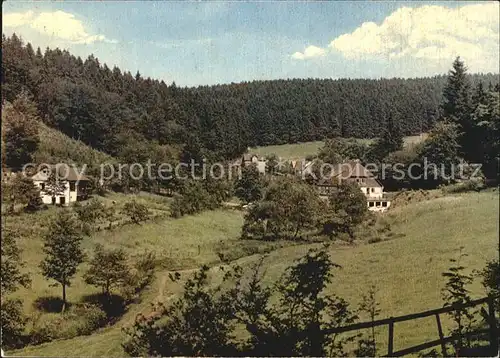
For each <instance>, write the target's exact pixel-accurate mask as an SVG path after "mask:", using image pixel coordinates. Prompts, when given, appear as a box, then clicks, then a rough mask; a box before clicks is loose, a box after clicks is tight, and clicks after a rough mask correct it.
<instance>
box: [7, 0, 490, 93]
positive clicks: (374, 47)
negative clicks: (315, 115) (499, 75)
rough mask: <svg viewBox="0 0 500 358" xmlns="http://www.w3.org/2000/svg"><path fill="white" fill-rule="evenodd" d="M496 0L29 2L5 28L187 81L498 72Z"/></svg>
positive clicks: (11, 5)
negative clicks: (460, 62)
mask: <svg viewBox="0 0 500 358" xmlns="http://www.w3.org/2000/svg"><path fill="white" fill-rule="evenodd" d="M498 10H499V8H498V4H497V3H496V2H488V3H486V2H476V3H470V2H467V3H465V2H448V1H447V2H422V1H419V2H376V1H352V2H284V1H283V2H279V1H275V2H223V1H217V2H215V1H213V2H186V1H184V2H166V1H165V2H139V1H137V2H133V1H127V2H126V1H120V2H118V1H116V2H101V1H99V2H98V1H93V2H40V1H37V2H18V1H7V2H5V3H3V20H4V21H3V32H4V33H6V34H11V33H13V32H16V33H17V34H19V35H21V36H22V37H23V39H25V40H27V41H30V42H31V43H32V44H33V45H34V46H35V47H36V46H40V47H42V49H43V48H45V47H46V46H49V47H56V46H58V47H60V48H67V49H69V50H70V51H71V52H72V53H74V54H75V55H79V56H81V57H83V58H85V57H87V56H88V55H89V54H91V53H93V54H94V55H95V56H96V57H98V58H99V60H100V61H101V62H105V63H107V64H108V65H109V66H113V65H117V66H119V67H120V68H122V69H126V70H129V71H131V72H133V73H135V72H136V71H137V70H139V71H140V73H141V74H142V75H143V76H151V77H153V78H158V79H163V80H165V81H166V82H167V83H170V82H172V81H175V82H176V83H177V84H178V85H182V86H195V85H205V84H214V83H229V82H240V81H249V80H260V79H277V78H297V77H299V78H310V77H314V78H341V77H350V78H359V77H370V78H378V77H418V76H428V75H434V74H439V73H443V72H445V71H446V70H447V69H448V68H449V66H450V64H451V62H452V61H453V58H454V56H456V55H461V56H462V57H464V59H465V61H466V63H467V65H468V66H469V68H470V69H471V71H473V72H498V52H499V48H498V44H499V39H498V36H499V33H498V27H499V26H498V25H499V24H498V22H499V17H498V16H499V15H498V13H499V11H498Z"/></svg>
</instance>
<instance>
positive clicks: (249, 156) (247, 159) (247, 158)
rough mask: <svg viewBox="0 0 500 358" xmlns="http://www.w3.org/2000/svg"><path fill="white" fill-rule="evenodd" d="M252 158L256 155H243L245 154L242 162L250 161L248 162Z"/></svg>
mask: <svg viewBox="0 0 500 358" xmlns="http://www.w3.org/2000/svg"><path fill="white" fill-rule="evenodd" d="M253 157H257V154H253V153H245V154H243V160H244V161H250V160H252V158H253ZM257 158H258V157H257Z"/></svg>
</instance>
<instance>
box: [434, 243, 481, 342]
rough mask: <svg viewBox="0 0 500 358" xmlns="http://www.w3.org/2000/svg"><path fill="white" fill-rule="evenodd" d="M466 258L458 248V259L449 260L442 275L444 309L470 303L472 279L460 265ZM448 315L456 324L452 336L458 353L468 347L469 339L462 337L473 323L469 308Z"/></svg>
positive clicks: (472, 315)
mask: <svg viewBox="0 0 500 358" xmlns="http://www.w3.org/2000/svg"><path fill="white" fill-rule="evenodd" d="M466 256H467V254H464V253H463V252H462V248H460V254H459V257H458V259H450V262H452V266H451V267H450V268H449V269H448V271H446V272H443V274H442V275H443V277H445V278H446V284H445V287H444V288H443V290H442V297H443V300H444V302H445V303H444V306H445V307H449V306H460V305H463V304H466V303H469V302H471V301H472V298H471V297H470V291H469V290H468V289H467V286H468V285H470V284H471V283H472V280H473V277H472V276H471V275H467V274H465V273H464V271H465V267H464V266H462V265H461V264H460V260H461V259H462V258H463V257H466ZM449 314H450V316H451V318H452V320H453V321H454V322H455V324H456V327H455V329H453V331H452V335H453V336H454V337H455V344H456V347H455V349H456V350H457V351H459V350H460V349H461V348H462V347H464V346H467V347H470V343H471V342H470V339H469V338H468V339H467V340H466V341H464V339H463V337H464V335H465V334H466V333H468V332H471V331H472V325H473V324H474V322H475V321H474V314H473V312H472V311H471V308H460V309H456V310H454V311H452V312H450V313H449Z"/></svg>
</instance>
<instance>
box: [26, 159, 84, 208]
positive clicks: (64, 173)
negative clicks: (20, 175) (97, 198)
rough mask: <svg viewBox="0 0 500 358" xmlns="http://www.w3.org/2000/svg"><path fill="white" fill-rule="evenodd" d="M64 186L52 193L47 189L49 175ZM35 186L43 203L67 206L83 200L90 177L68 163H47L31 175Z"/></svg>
mask: <svg viewBox="0 0 500 358" xmlns="http://www.w3.org/2000/svg"><path fill="white" fill-rule="evenodd" d="M52 174H53V175H55V178H56V179H57V180H58V181H59V183H60V184H61V186H62V187H63V188H64V190H62V191H61V192H60V193H56V195H52V194H53V193H52V194H50V193H48V191H47V181H48V180H49V177H50V176H51V175H52ZM31 179H32V180H33V183H34V184H35V186H37V187H38V188H39V189H40V195H41V197H42V202H43V203H44V204H52V205H56V204H57V205H61V206H68V205H69V204H70V203H74V202H76V201H80V200H84V199H86V198H87V197H88V193H89V190H88V189H89V183H90V178H89V177H87V176H85V175H84V174H83V172H79V171H78V169H77V168H75V167H73V166H69V165H66V164H64V165H48V166H44V167H43V168H42V169H41V170H40V171H38V172H37V173H36V174H35V175H33V176H32V177H31Z"/></svg>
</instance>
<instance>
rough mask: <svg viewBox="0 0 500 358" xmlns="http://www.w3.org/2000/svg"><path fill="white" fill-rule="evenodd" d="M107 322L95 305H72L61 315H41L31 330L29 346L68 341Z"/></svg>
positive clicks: (89, 332)
mask: <svg viewBox="0 0 500 358" xmlns="http://www.w3.org/2000/svg"><path fill="white" fill-rule="evenodd" d="M106 322H107V316H106V313H105V312H104V311H103V310H102V309H101V308H100V307H99V306H97V305H95V304H89V303H79V304H75V305H72V306H71V307H70V308H69V309H68V310H67V311H66V312H65V313H64V314H62V315H47V314H45V315H43V316H41V317H39V319H37V320H36V321H35V323H34V325H33V328H32V330H31V334H30V336H31V339H30V342H31V344H41V343H45V342H50V341H53V340H55V339H70V338H74V337H77V336H81V335H88V334H91V333H92V332H94V331H95V330H96V329H98V328H100V327H102V326H104V325H105V324H106Z"/></svg>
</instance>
